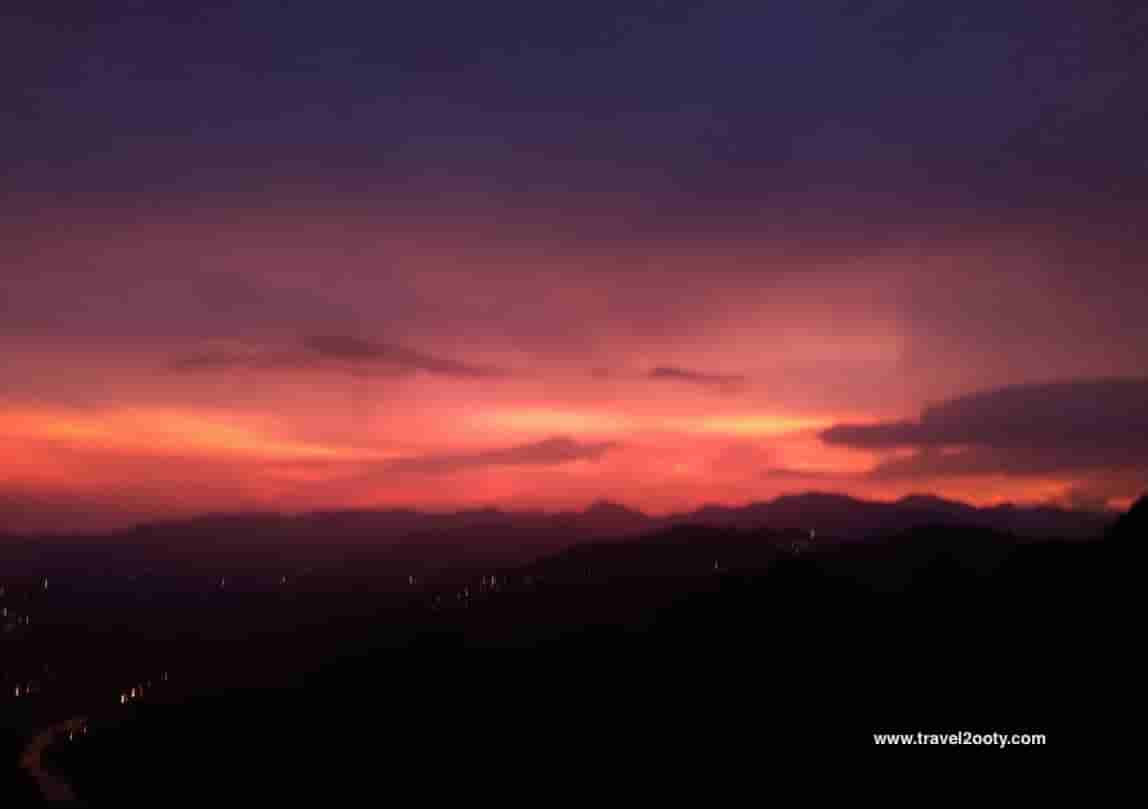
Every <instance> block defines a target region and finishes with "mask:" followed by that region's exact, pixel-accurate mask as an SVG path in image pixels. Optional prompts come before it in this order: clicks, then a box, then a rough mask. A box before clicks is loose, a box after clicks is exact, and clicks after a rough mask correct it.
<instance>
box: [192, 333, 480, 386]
mask: <svg viewBox="0 0 1148 809" xmlns="http://www.w3.org/2000/svg"><path fill="white" fill-rule="evenodd" d="M170 368H171V369H172V370H174V371H177V372H197V371H227V370H233V369H251V370H288V371H290V370H300V371H311V370H321V369H326V368H342V369H346V370H351V371H355V372H369V373H380V372H381V373H384V374H386V375H391V376H399V375H405V374H411V373H416V372H423V373H428V374H437V375H440V376H449V377H459V378H467V379H476V378H486V377H495V376H502V375H503V372H502V371H500V370H498V369H495V368H488V367H484V366H479V365H471V364H469V363H465V362H459V361H458V360H452V359H446V358H443V357H436V356H434V355H432V354H426V353H423V352H421V351H416V350H413V349H410V348H406V347H403V346H399V345H394V344H390V343H377V342H372V341H370V340H363V339H360V338H358V337H352V336H348V335H312V336H308V337H305V338H304V339H303V342H302V347H301V348H300V349H298V350H295V351H288V352H278V353H274V352H263V351H236V350H217V351H204V352H199V353H195V354H189V355H187V356H183V357H177V358H176V359H175V360H173V361H172V363H171V365H170Z"/></svg>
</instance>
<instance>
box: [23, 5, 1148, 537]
mask: <svg viewBox="0 0 1148 809" xmlns="http://www.w3.org/2000/svg"><path fill="white" fill-rule="evenodd" d="M17 5H24V6H26V11H25V12H23V13H18V14H17V15H15V17H13V18H12V19H10V20H8V21H6V22H5V24H4V26H3V33H0V44H2V45H3V49H4V52H5V53H6V54H7V55H8V61H9V63H10V64H11V65H12V66H13V67H12V69H9V70H7V71H5V72H4V75H3V76H2V77H0V98H3V99H4V108H5V110H6V112H7V114H6V115H5V125H4V127H3V130H2V131H0V140H2V142H3V146H4V149H3V157H2V158H0V160H2V161H3V166H2V169H3V171H2V172H0V190H2V191H3V193H2V194H0V213H2V217H0V289H2V295H0V344H2V346H3V363H0V529H4V528H9V529H12V530H25V529H39V528H45V529H52V530H75V529H83V528H95V527H98V528H104V527H111V526H118V525H122V524H126V523H130V522H132V521H135V520H139V519H148V518H154V517H159V516H178V515H188V514H194V513H199V512H205V511H235V510H244V509H275V510H283V511H301V510H307V509H313V508H332V507H356V508H358V507H385V506H394V505H403V506H414V507H420V508H427V509H446V508H456V507H471V506H479V505H481V506H488V505H493V506H499V507H507V508H544V509H558V508H571V507H581V506H584V505H586V504H588V503H590V502H592V501H594V500H596V499H600V498H608V499H611V500H615V501H618V502H621V503H624V504H626V505H630V506H633V507H636V508H641V509H643V510H646V511H649V512H651V513H664V512H668V511H674V510H681V509H687V508H692V507H695V506H698V505H701V504H703V503H711V502H720V503H729V504H740V503H745V502H750V501H753V500H760V499H767V498H771V497H774V496H777V495H779V494H782V493H785V492H797V491H806V490H824V491H841V492H846V493H849V494H853V495H857V496H864V497H872V498H878V499H889V498H895V497H899V496H902V495H905V494H909V493H916V492H928V493H934V494H939V495H943V496H947V497H952V498H956V499H962V500H967V501H970V502H974V503H995V502H1002V501H1014V502H1026V503H1036V502H1049V503H1057V504H1062V505H1074V506H1092V507H1095V506H1099V505H1102V504H1104V503H1108V504H1110V505H1114V506H1120V505H1124V504H1126V503H1128V502H1129V501H1130V500H1131V499H1132V498H1133V497H1134V496H1135V495H1136V494H1138V493H1140V492H1141V491H1143V490H1144V489H1145V488H1148V377H1146V376H1145V374H1146V373H1148V266H1146V258H1148V246H1146V245H1148V243H1146V241H1145V234H1146V233H1148V202H1146V200H1148V152H1146V151H1145V148H1144V144H1145V143H1148V102H1146V97H1145V94H1144V92H1143V77H1144V76H1146V75H1148V58H1146V54H1148V51H1146V49H1145V46H1144V42H1145V41H1146V40H1148V14H1146V13H1145V11H1144V10H1143V9H1142V8H1138V6H1141V5H1142V4H1140V3H1131V2H1129V3H1120V2H1095V0H1093V1H1092V2H1083V1H1082V2H1067V3H1047V2H1039V3H1038V2H1020V1H1019V0H993V2H987V1H985V0H966V2H962V3H939V4H938V3H903V2H859V1H856V0H855V1H853V2H844V1H841V2H814V1H813V0H801V1H799V0H783V1H782V2H772V3H763V2H730V3H722V2H708V3H684V2H683V3H679V2H662V3H654V2H645V3H637V2H627V1H626V0H614V2H598V0H593V1H591V2H581V3H563V4H558V3H553V4H551V3H539V2H530V3H528V2H498V1H497V0H492V1H491V2H485V3H462V2H442V1H438V0H426V1H425V2H421V3H417V4H398V5H396V4H389V3H355V4H344V3H281V2H274V3H273V2H243V3H239V4H231V3H226V4H203V5H200V6H199V7H198V8H195V6H196V5H197V4H192V3H179V4H167V3H163V2H149V3H116V2H110V3H51V2H49V3H37V4H32V3H27V4H23V3H18V4H17ZM408 5H410V7H409V8H408V7H407V6H408ZM236 6H237V7H238V8H236ZM400 6H402V8H401V10H400Z"/></svg>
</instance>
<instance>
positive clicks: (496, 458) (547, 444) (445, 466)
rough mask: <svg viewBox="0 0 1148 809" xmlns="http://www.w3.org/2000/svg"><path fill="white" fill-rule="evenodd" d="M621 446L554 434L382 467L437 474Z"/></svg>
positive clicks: (566, 458)
mask: <svg viewBox="0 0 1148 809" xmlns="http://www.w3.org/2000/svg"><path fill="white" fill-rule="evenodd" d="M619 446H621V445H620V444H619V443H618V442H616V441H602V442H582V441H575V440H574V439H572V438H566V437H555V438H548V439H546V440H544V441H537V442H534V443H530V444H521V445H518V446H514V447H504V448H499V449H488V450H481V451H478V452H466V453H448V454H440V455H423V456H420V457H415V458H401V459H398V460H395V461H390V462H389V463H386V464H384V465H383V466H382V467H381V471H383V472H385V473H389V474H405V473H413V474H424V475H438V474H449V473H452V472H459V471H462V470H467V469H479V468H484V467H491V466H556V465H558V464H564V463H570V462H572V461H582V460H596V459H598V458H600V457H602V455H604V454H605V453H607V452H609V451H611V450H613V449H617V448H618V447H619Z"/></svg>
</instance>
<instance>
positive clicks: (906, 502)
mask: <svg viewBox="0 0 1148 809" xmlns="http://www.w3.org/2000/svg"><path fill="white" fill-rule="evenodd" d="M897 505H899V506H908V507H910V508H922V509H936V510H945V511H951V510H962V511H963V510H965V509H970V508H972V506H969V505H966V504H965V503H958V502H957V501H955V500H946V499H944V498H943V497H937V496H935V495H931V494H908V495H905V496H904V497H902V498H901V499H900V500H898V501H897Z"/></svg>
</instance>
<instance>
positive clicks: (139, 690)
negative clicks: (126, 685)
mask: <svg viewBox="0 0 1148 809" xmlns="http://www.w3.org/2000/svg"><path fill="white" fill-rule="evenodd" d="M159 679H160V682H162V683H166V682H167V672H166V671H165V672H164V673H163V674H161V675H160V676H159ZM145 687H146V688H151V687H152V681H151V680H148V681H147V683H145V684H144V685H137V686H134V687H132V688H130V689H128V690H127V691H124V692H121V693H120V705H127V704H128V703H129V702H135V701H136V700H138V699H143V695H144V688H145Z"/></svg>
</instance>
